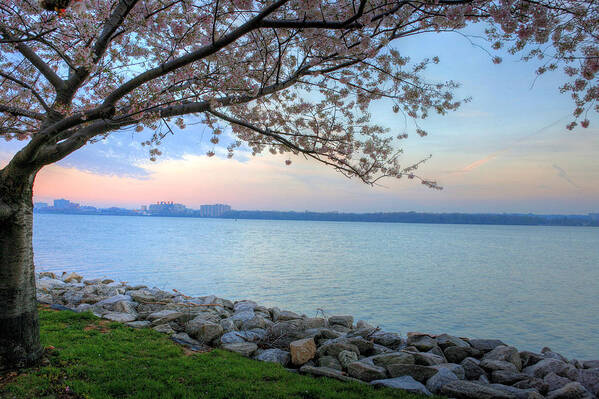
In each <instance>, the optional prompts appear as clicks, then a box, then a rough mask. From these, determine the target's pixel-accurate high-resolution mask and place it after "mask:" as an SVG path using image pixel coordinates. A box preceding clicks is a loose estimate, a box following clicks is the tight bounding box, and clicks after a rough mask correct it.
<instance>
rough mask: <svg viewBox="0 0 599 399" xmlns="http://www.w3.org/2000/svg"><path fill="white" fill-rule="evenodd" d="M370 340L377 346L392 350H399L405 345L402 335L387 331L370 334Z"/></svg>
mask: <svg viewBox="0 0 599 399" xmlns="http://www.w3.org/2000/svg"><path fill="white" fill-rule="evenodd" d="M369 339H371V340H372V341H373V342H374V343H375V344H378V345H382V346H385V347H387V348H391V349H399V348H400V347H401V345H402V343H403V339H402V338H401V335H399V334H397V333H393V332H385V331H376V332H374V333H372V334H370V336H369Z"/></svg>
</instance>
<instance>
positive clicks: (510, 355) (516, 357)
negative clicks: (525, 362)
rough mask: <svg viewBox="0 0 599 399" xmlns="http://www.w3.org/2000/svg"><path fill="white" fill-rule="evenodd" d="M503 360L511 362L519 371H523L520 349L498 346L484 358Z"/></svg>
mask: <svg viewBox="0 0 599 399" xmlns="http://www.w3.org/2000/svg"><path fill="white" fill-rule="evenodd" d="M487 359H488V360H501V361H505V362H510V363H512V364H513V365H514V366H516V368H517V369H518V371H520V370H522V360H520V354H519V353H518V349H516V348H514V347H513V346H496V347H495V348H493V349H492V350H491V351H490V352H488V353H486V354H485V355H484V356H483V360H487Z"/></svg>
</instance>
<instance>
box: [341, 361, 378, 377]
mask: <svg viewBox="0 0 599 399" xmlns="http://www.w3.org/2000/svg"><path fill="white" fill-rule="evenodd" d="M347 373H348V374H349V375H350V376H352V377H354V378H357V379H359V380H362V381H366V382H370V381H374V380H382V379H385V378H387V371H386V370H385V368H384V367H379V366H374V365H371V364H368V363H363V362H353V363H350V364H348V365H347Z"/></svg>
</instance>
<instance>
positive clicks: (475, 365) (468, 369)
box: [460, 357, 486, 380]
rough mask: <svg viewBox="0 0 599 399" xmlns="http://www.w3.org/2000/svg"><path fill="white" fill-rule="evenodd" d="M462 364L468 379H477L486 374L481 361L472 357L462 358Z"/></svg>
mask: <svg viewBox="0 0 599 399" xmlns="http://www.w3.org/2000/svg"><path fill="white" fill-rule="evenodd" d="M460 365H461V366H462V367H463V368H464V372H465V373H466V379H468V380H477V379H478V378H479V377H480V376H481V375H485V374H486V372H485V370H483V369H482V368H481V367H480V362H479V361H478V360H476V359H474V358H472V357H467V358H466V359H464V360H462V363H460Z"/></svg>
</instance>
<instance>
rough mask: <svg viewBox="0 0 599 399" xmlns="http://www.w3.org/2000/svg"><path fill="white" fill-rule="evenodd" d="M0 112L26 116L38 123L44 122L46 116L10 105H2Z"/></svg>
mask: <svg viewBox="0 0 599 399" xmlns="http://www.w3.org/2000/svg"><path fill="white" fill-rule="evenodd" d="M0 112H5V113H8V114H11V115H14V116H24V117H27V118H31V119H36V120H38V121H43V120H44V115H42V114H40V113H39V112H34V111H29V110H27V109H23V108H17V107H11V106H9V105H3V104H0Z"/></svg>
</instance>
